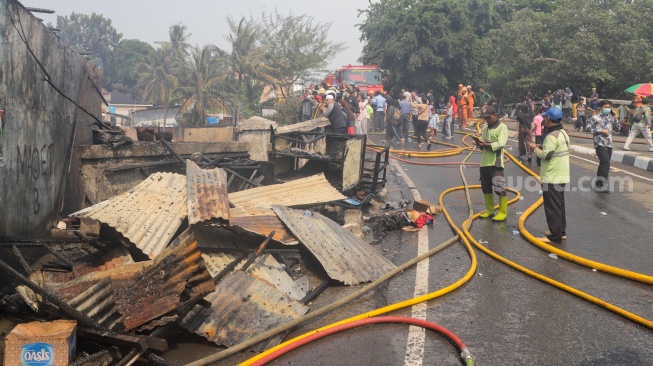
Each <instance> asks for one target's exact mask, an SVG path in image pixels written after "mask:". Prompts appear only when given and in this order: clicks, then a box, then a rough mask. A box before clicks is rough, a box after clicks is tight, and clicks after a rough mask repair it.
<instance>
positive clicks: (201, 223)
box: [0, 134, 439, 365]
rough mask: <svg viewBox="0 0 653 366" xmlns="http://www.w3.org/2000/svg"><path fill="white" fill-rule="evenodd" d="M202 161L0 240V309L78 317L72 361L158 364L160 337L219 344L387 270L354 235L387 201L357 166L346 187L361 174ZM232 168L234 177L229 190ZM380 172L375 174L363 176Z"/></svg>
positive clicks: (25, 315) (17, 314) (349, 150)
mask: <svg viewBox="0 0 653 366" xmlns="http://www.w3.org/2000/svg"><path fill="white" fill-rule="evenodd" d="M320 136H321V138H326V139H330V138H331V137H330V136H329V135H328V134H326V135H320ZM359 142H361V140H360V139H350V140H347V139H343V140H342V143H344V145H343V146H345V150H343V151H344V153H345V155H347V154H349V155H347V156H349V159H353V158H354V157H355V158H356V159H355V161H354V163H352V164H354V165H356V164H357V163H356V161H362V157H363V155H364V153H363V152H364V140H362V142H363V145H362V147H361V146H358V145H356V144H358V143H359ZM352 144H353V145H352ZM134 146H137V145H134ZM165 146H166V148H167V149H168V150H169V151H172V152H174V150H171V149H172V146H171V145H169V144H166V145H165ZM354 146H357V147H356V148H355V149H354ZM361 149H362V150H361ZM176 159H177V160H180V159H182V160H183V158H181V157H180V156H177V157H176ZM338 159H340V158H338ZM338 159H335V160H334V161H336V162H338V161H340V162H343V163H346V162H347V161H348V160H347V158H346V157H345V159H344V160H342V161H341V160H338ZM206 160H207V159H205V158H203V157H202V156H200V155H197V156H195V155H194V158H193V159H188V160H184V162H185V165H186V171H185V173H186V174H185V175H183V174H178V173H169V172H155V173H153V174H151V175H149V176H148V177H147V178H145V179H144V180H142V181H141V182H140V183H138V184H136V185H135V186H133V187H132V188H131V189H128V190H125V191H123V193H120V194H117V195H115V196H113V197H111V198H109V199H106V200H104V201H101V202H99V203H96V204H93V205H91V206H90V207H87V208H85V209H82V210H80V211H77V212H75V213H73V214H71V215H70V216H69V217H68V218H65V219H62V220H60V221H59V223H58V224H57V228H55V229H53V230H52V234H53V235H56V236H53V237H52V238H45V239H38V238H33V239H31V238H0V250H6V249H3V248H9V249H10V250H11V251H13V254H14V256H15V258H13V257H12V258H10V259H9V260H8V261H9V264H4V262H3V266H2V268H3V269H6V270H5V271H4V272H6V273H3V271H0V275H2V276H3V277H2V278H3V279H6V281H5V284H3V285H2V286H0V309H2V310H3V312H4V313H5V314H7V315H10V316H11V317H12V319H13V320H15V323H12V324H17V323H19V322H23V321H25V322H28V321H32V320H39V321H50V320H57V319H61V318H64V319H65V318H67V319H74V320H77V322H78V323H79V324H80V326H79V327H78V334H79V337H78V338H79V342H81V343H79V345H78V348H79V350H80V352H79V357H78V360H77V361H76V362H74V363H75V364H80V365H81V364H90V363H88V362H96V361H97V362H105V363H111V362H113V363H120V362H124V363H130V362H132V361H135V360H137V359H139V358H144V359H148V360H150V362H154V363H159V364H161V363H163V364H165V361H163V360H161V359H160V357H159V356H157V355H156V353H155V352H164V351H166V350H167V349H168V343H167V341H166V339H165V338H160V337H162V336H164V335H165V337H166V338H167V337H168V336H169V335H174V334H179V333H186V334H190V333H195V334H198V335H200V336H202V337H204V338H206V340H208V341H209V342H212V343H214V344H215V345H218V346H224V347H229V346H232V345H235V344H238V343H240V342H241V341H243V340H246V339H248V338H250V337H252V336H254V335H256V334H260V333H263V332H265V331H266V330H269V329H272V328H274V327H276V326H278V325H280V324H283V323H286V322H289V321H292V320H294V319H297V318H298V317H301V316H302V315H304V314H306V313H307V312H308V311H309V305H308V304H309V303H311V302H312V301H313V300H314V299H315V297H316V296H318V295H319V294H320V293H321V292H322V291H324V290H325V289H327V288H328V287H329V286H338V285H341V286H342V285H345V286H352V285H357V284H361V283H365V282H371V281H374V280H376V279H378V278H379V277H381V276H382V275H383V274H385V273H387V272H389V271H391V270H392V269H394V268H395V265H394V264H393V263H392V262H390V261H389V260H388V259H386V258H385V257H384V256H383V255H382V254H381V252H379V251H377V249H376V248H374V247H373V246H371V245H370V244H368V242H366V241H364V240H363V239H362V238H363V237H364V236H365V233H364V232H363V210H367V209H368V208H370V207H372V206H370V203H375V204H378V205H379V207H383V206H385V207H388V206H392V207H395V206H393V205H394V204H393V203H391V204H386V203H383V202H380V201H379V200H380V198H379V197H378V196H377V195H376V193H375V192H374V191H370V190H367V189H366V188H364V185H363V184H364V182H363V181H362V179H361V177H360V174H362V172H363V169H362V165H361V166H360V167H359V168H360V169H359V168H356V169H359V170H358V172H359V173H360V174H359V173H355V174H354V172H353V171H350V172H349V173H347V171H345V176H344V178H345V182H346V184H347V185H350V183H347V182H353V181H356V182H359V183H360V185H358V186H356V187H358V188H357V189H355V190H348V191H346V192H349V193H348V194H349V196H350V197H348V196H347V195H345V194H343V192H342V191H341V190H339V189H337V188H336V187H334V185H333V182H332V181H330V180H328V179H327V175H325V174H324V173H323V172H318V174H314V175H309V176H306V177H299V178H295V179H288V178H286V179H287V181H286V182H284V183H278V184H269V185H262V184H261V182H263V180H262V179H261V180H258V181H256V182H254V181H250V178H248V177H249V175H248V176H242V175H240V174H238V173H234V172H229V171H228V168H221V167H216V165H218V166H219V164H214V163H213V162H211V161H209V162H208V163H207V162H206ZM328 160H333V159H328ZM352 161H353V160H352ZM330 162H331V163H333V161H330ZM361 164H362V162H361ZM354 165H352V166H354ZM377 165H378V164H377ZM356 166H358V165H356ZM377 168H379V167H378V166H377ZM379 169H381V168H379ZM383 169H384V168H383ZM309 171H310V172H315V171H314V170H309ZM380 171H381V170H376V171H375V174H377V175H378V174H379V172H380ZM350 173H351V174H350ZM347 174H350V175H347ZM356 174H359V175H356ZM251 176H252V177H253V176H254V175H251ZM295 176H296V175H295ZM234 177H236V178H238V179H241V181H242V182H243V184H241V187H239V189H236V190H234V191H232V192H230V188H229V187H230V185H231V181H232V180H233V179H234ZM351 177H354V178H353V179H354V180H353V181H352V180H351V179H352V178H351ZM384 179H385V178H383V177H381V176H377V177H375V180H374V182H375V183H374V184H375V187H378V188H380V187H382V186H383V185H384V181H383V180H384ZM337 184H339V185H342V182H340V183H337ZM340 188H342V187H340ZM416 204H417V205H420V204H422V205H424V210H426V211H428V212H432V213H434V214H437V213H439V207H438V206H434V205H431V204H429V203H428V202H426V201H424V202H420V203H416ZM396 205H400V206H401V207H405V206H406V203H403V202H402V203H401V204H400V203H396ZM397 207H399V206H397ZM420 207H421V206H420ZM366 212H367V211H366ZM404 215H405V220H408V221H407V222H408V223H410V224H413V225H424V224H428V223H430V222H432V217H431V216H430V215H429V214H427V213H424V212H418V211H414V210H405V211H404ZM422 218H424V220H423V221H424V222H423V223H422V222H421V220H422ZM263 239H265V241H264V242H263V244H261V242H262V241H263ZM27 250H29V251H30V255H29V256H24V255H23V254H24V253H25V252H27ZM34 251H37V252H38V253H39V254H38V255H37V257H34V255H35V254H34V253H33V252H34ZM26 258H27V259H26ZM28 259H31V262H32V263H30V261H29V260H28ZM33 259H38V260H36V261H33ZM316 259H317V261H316ZM10 267H17V268H22V272H23V273H26V274H27V275H23V274H21V273H20V272H19V271H16V270H13V269H12V270H11V271H9V270H8V268H10ZM0 320H1V318H0ZM280 340H281V339H277V338H275V339H273V340H271V343H274V342H279V341H280ZM89 342H90V343H92V344H94V345H95V346H93V347H88V344H89ZM98 344H101V345H102V348H98V347H97V345H98ZM130 360H131V361H130ZM66 362H68V361H66ZM71 362H72V361H71Z"/></svg>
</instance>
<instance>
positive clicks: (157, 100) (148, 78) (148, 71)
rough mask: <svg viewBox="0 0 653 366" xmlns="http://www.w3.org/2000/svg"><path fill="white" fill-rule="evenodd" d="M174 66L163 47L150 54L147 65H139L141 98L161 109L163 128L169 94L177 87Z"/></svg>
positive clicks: (166, 116)
mask: <svg viewBox="0 0 653 366" xmlns="http://www.w3.org/2000/svg"><path fill="white" fill-rule="evenodd" d="M175 65H176V64H175V61H174V59H173V57H172V55H171V54H170V51H169V50H168V49H166V48H165V47H163V48H159V49H157V50H155V51H154V52H152V53H151V55H150V60H149V63H142V64H141V76H140V78H139V86H140V87H141V88H143V98H144V99H146V100H150V101H151V102H153V103H154V104H155V105H160V106H162V107H163V111H164V113H165V114H164V117H163V125H164V126H165V124H166V119H167V118H168V108H169V107H170V93H171V92H172V91H173V90H174V89H175V88H176V87H177V86H178V85H179V80H178V79H177V77H176V76H175V74H176V72H177V68H176V67H175Z"/></svg>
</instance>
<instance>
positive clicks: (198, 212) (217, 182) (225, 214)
mask: <svg viewBox="0 0 653 366" xmlns="http://www.w3.org/2000/svg"><path fill="white" fill-rule="evenodd" d="M186 181H187V185H186V197H187V200H188V223H189V224H190V225H193V224H196V223H198V222H201V221H206V220H210V219H213V218H218V219H224V220H229V196H228V195H227V173H226V172H225V171H224V170H222V169H220V168H215V169H210V170H208V169H206V170H205V169H202V168H200V167H199V166H197V164H195V162H193V161H192V160H186Z"/></svg>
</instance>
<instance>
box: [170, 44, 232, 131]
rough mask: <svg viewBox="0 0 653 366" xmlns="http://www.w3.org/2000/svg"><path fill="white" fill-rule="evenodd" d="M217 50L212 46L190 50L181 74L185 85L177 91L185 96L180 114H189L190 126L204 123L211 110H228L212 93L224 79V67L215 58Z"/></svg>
mask: <svg viewBox="0 0 653 366" xmlns="http://www.w3.org/2000/svg"><path fill="white" fill-rule="evenodd" d="M218 51H219V49H218V48H217V47H215V46H212V45H205V46H204V47H202V48H199V47H198V46H195V47H191V48H190V57H188V59H187V60H186V62H185V63H184V67H183V69H184V70H183V72H184V73H185V74H186V75H187V80H186V83H185V84H186V85H184V86H182V87H180V88H179V89H180V90H181V91H182V92H183V93H184V95H186V96H187V97H186V100H185V101H184V103H183V104H182V105H181V109H180V110H179V112H180V113H187V112H191V113H192V114H191V121H190V125H191V126H199V125H202V124H204V123H205V121H206V113H207V111H209V110H211V109H217V108H222V109H226V110H228V108H227V107H226V104H225V102H224V101H223V100H222V99H221V98H220V97H219V96H218V95H217V94H216V93H215V92H214V91H215V89H216V87H217V86H218V84H219V83H220V82H221V81H222V80H223V78H224V69H225V68H224V67H223V65H221V63H220V59H219V58H217V57H215V54H216V52H218Z"/></svg>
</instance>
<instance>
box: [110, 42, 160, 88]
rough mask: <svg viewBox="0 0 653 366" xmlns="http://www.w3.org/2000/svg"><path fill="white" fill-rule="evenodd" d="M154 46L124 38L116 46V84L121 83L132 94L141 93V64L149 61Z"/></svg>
mask: <svg viewBox="0 0 653 366" xmlns="http://www.w3.org/2000/svg"><path fill="white" fill-rule="evenodd" d="M153 52H154V48H153V47H152V46H151V45H150V44H149V43H146V42H143V41H139V40H137V39H123V40H122V41H120V43H119V44H118V47H116V52H115V57H114V63H115V70H116V72H115V77H114V80H113V81H114V84H115V83H119V84H120V85H121V86H122V87H123V88H124V89H125V90H126V91H128V92H129V93H132V94H141V93H142V89H140V88H139V85H138V82H139V78H140V76H141V64H143V63H148V62H149V61H150V58H151V55H152V53H153Z"/></svg>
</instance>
